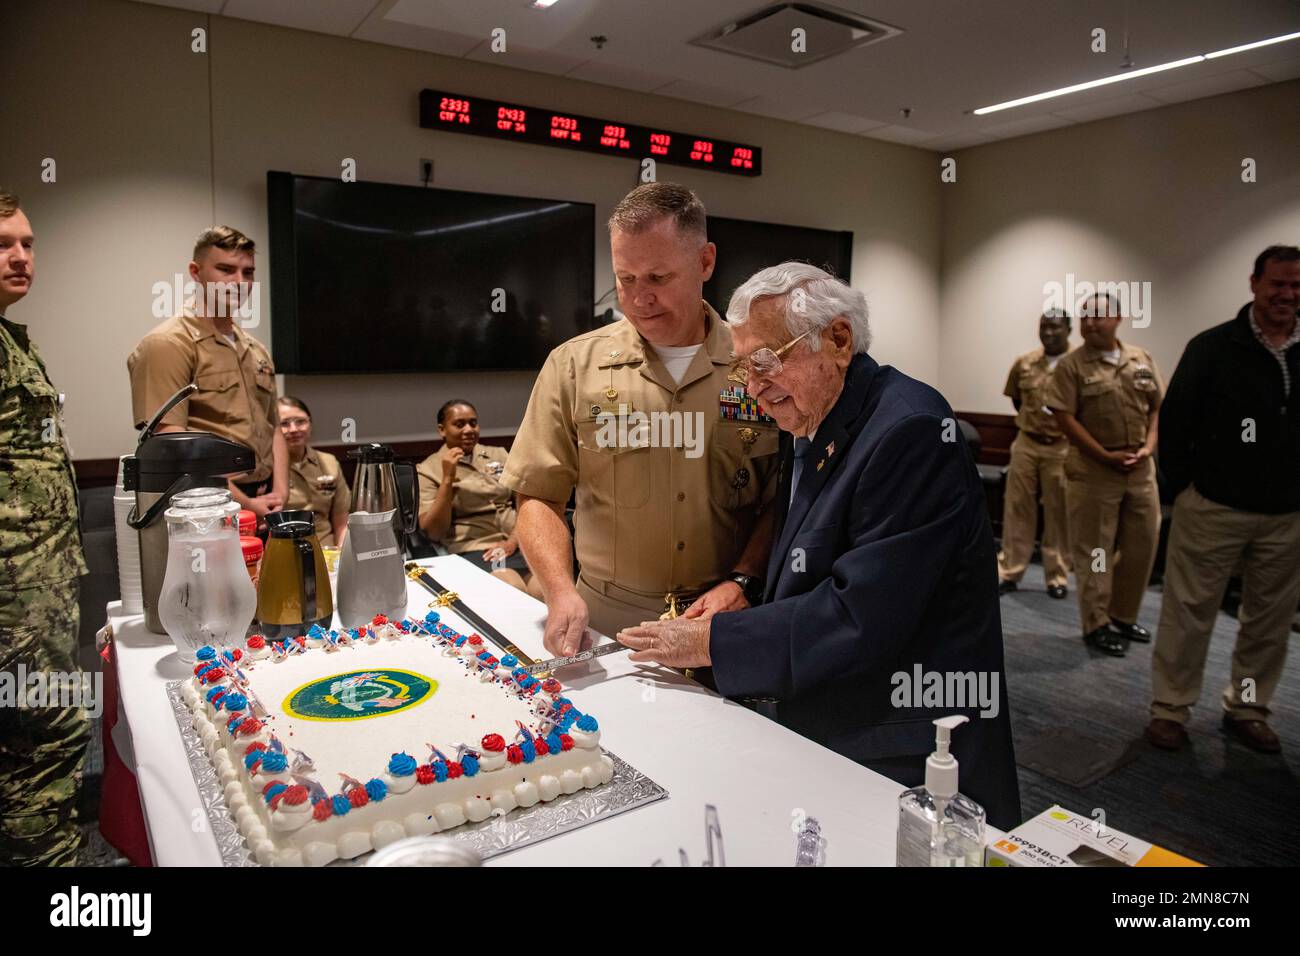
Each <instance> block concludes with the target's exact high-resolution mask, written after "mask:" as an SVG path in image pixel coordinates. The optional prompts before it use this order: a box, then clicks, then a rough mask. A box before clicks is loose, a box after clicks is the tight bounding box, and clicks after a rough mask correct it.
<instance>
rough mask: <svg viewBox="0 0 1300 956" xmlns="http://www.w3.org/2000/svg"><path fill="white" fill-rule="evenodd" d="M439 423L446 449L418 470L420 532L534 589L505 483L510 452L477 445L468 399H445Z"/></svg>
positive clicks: (536, 593)
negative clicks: (520, 551)
mask: <svg viewBox="0 0 1300 956" xmlns="http://www.w3.org/2000/svg"><path fill="white" fill-rule="evenodd" d="M437 423H438V434H439V435H441V436H442V441H443V445H442V448H440V449H438V451H436V452H434V453H433V454H432V455H430V456H429V457H428V458H426V459H424V461H422V462H420V464H419V465H418V466H417V467H416V469H415V473H416V475H418V476H419V479H420V530H421V531H423V532H424V533H425V535H427V536H428V537H429V539H430V540H433V541H438V542H440V543H441V544H442V545H443V547H445V548H446V549H447V551H448V552H450V553H451V554H459V555H460V556H461V557H463V558H465V559H466V560H469V561H476V560H477V561H481V562H484V563H486V564H490V565H491V566H492V572H491V573H492V574H493V576H494V577H498V578H501V580H503V581H505V582H506V583H507V584H509V585H511V586H512V587H516V588H518V589H519V590H521V591H530V583H531V581H532V575H531V574H530V573H529V570H528V563H527V562H526V561H525V560H524V556H523V555H522V554H520V553H519V542H518V539H516V537H515V521H516V519H517V517H518V514H517V512H516V510H515V496H514V492H512V491H511V490H510V489H509V488H507V487H506V486H505V485H503V484H502V483H501V475H502V473H503V472H504V471H505V469H506V455H507V453H506V450H505V449H504V448H498V447H496V446H495V445H481V444H479V427H478V410H477V409H475V408H474V406H473V405H471V404H470V403H469V402H467V401H465V400H464V399H461V398H454V399H452V400H450V401H448V402H444V403H443V405H442V407H441V408H439V409H438V420H437ZM530 593H532V594H533V596H534V597H537V598H540V597H541V596H542V594H541V591H540V590H533V591H530Z"/></svg>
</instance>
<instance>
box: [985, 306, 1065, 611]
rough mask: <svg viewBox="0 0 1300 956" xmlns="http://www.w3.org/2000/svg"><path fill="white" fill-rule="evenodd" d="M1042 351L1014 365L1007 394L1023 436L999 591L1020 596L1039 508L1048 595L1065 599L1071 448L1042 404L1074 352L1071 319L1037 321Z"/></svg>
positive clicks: (1007, 505)
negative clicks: (1049, 385)
mask: <svg viewBox="0 0 1300 956" xmlns="http://www.w3.org/2000/svg"><path fill="white" fill-rule="evenodd" d="M1038 338H1039V341H1041V342H1042V343H1043V345H1042V348H1037V349H1034V350H1033V351H1032V352H1026V353H1025V354H1024V355H1022V356H1020V357H1019V358H1018V359H1016V361H1015V364H1014V365H1012V366H1011V372H1010V374H1009V375H1007V384H1006V388H1005V389H1003V394H1004V395H1006V396H1007V398H1009V399H1011V401H1012V403H1013V404H1014V405H1015V406H1016V427H1017V428H1019V429H1020V433H1019V434H1018V435H1016V438H1015V441H1013V442H1012V443H1011V464H1010V467H1009V468H1008V469H1007V488H1006V495H1005V497H1004V500H1003V509H1002V550H1001V551H1000V552H999V553H998V580H999V585H998V590H999V591H1000V592H1001V593H1003V594H1006V593H1007V592H1008V591H1014V590H1016V584H1017V582H1018V581H1019V580H1020V579H1021V578H1022V577H1023V576H1024V573H1025V568H1027V567H1028V566H1029V558H1030V556H1031V555H1032V554H1033V553H1034V539H1035V537H1036V532H1037V530H1038V503H1039V498H1040V496H1041V499H1042V504H1043V574H1044V576H1045V577H1046V579H1047V593H1048V595H1049V596H1050V597H1054V598H1057V599H1060V598H1063V597H1065V595H1066V593H1067V592H1066V585H1068V584H1069V581H1070V541H1069V530H1068V526H1067V523H1066V514H1065V454H1066V452H1067V451H1069V449H1070V443H1069V442H1068V441H1067V440H1066V438H1065V435H1064V434H1062V432H1061V426H1060V425H1059V424H1058V423H1057V421H1056V417H1055V416H1054V415H1053V414H1052V412H1051V409H1049V408H1047V407H1046V405H1044V404H1043V399H1044V397H1045V394H1046V391H1047V383H1048V381H1049V379H1050V377H1051V374H1052V370H1053V369H1054V368H1056V363H1057V362H1059V361H1060V359H1061V357H1062V356H1063V355H1065V353H1066V351H1067V350H1068V349H1069V347H1070V316H1069V315H1068V314H1066V313H1065V312H1062V311H1060V310H1059V309H1054V310H1052V311H1050V312H1045V313H1043V315H1042V317H1041V318H1040V319H1039V321H1038Z"/></svg>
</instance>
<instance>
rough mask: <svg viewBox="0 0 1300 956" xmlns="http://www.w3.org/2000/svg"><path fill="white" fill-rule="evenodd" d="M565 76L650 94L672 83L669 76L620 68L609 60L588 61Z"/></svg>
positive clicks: (624, 67)
mask: <svg viewBox="0 0 1300 956" xmlns="http://www.w3.org/2000/svg"><path fill="white" fill-rule="evenodd" d="M565 75H566V76H571V77H573V78H574V79H575V80H586V81H587V82H588V83H602V84H604V85H605V86H617V87H620V88H621V89H625V90H636V91H638V92H640V93H651V92H653V91H655V90H657V89H659V88H660V87H663V86H667V85H668V84H669V83H672V82H674V81H673V78H672V77H671V76H664V75H663V74H662V73H650V72H647V71H644V70H637V69H633V68H631V67H626V66H620V65H618V64H617V63H613V62H610V61H609V60H588V61H587V62H586V63H582V64H579V65H578V66H576V67H574V68H573V69H572V70H570V71H569V72H568V73H566V74H565Z"/></svg>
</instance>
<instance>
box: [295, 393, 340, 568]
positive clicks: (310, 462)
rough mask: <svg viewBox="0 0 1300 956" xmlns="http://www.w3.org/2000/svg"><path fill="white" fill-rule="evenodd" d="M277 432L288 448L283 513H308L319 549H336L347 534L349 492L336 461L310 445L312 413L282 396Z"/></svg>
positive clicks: (300, 404) (299, 401) (299, 403)
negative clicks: (281, 435)
mask: <svg viewBox="0 0 1300 956" xmlns="http://www.w3.org/2000/svg"><path fill="white" fill-rule="evenodd" d="M279 406H280V432H281V434H283V435H284V443H285V445H286V446H287V447H288V449H289V500H288V501H286V502H285V505H284V510H285V511H310V512H311V515H312V521H313V523H314V524H315V526H316V540H317V541H319V542H320V544H321V547H325V548H338V547H341V546H342V545H343V536H344V535H346V534H347V533H348V511H349V510H350V509H351V507H352V489H351V488H349V487H348V480H347V478H346V477H344V475H343V468H342V466H341V465H340V464H339V460H338V459H337V458H335V457H334V456H333V455H331V454H330V453H329V452H327V451H321V450H319V449H317V448H313V447H312V446H311V410H310V409H308V408H307V403H306V402H304V401H303V400H302V399H301V398H294V397H293V396H292V395H282V396H281V397H280V401H279Z"/></svg>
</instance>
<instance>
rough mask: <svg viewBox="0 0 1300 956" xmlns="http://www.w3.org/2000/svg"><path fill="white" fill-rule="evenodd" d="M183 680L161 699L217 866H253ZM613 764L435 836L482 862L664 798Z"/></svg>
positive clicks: (627, 767) (633, 772)
mask: <svg viewBox="0 0 1300 956" xmlns="http://www.w3.org/2000/svg"><path fill="white" fill-rule="evenodd" d="M184 684H185V681H183V680H178V681H169V682H168V683H167V699H168V700H169V701H170V702H171V705H172V714H173V715H174V716H175V717H176V725H177V727H178V728H179V729H180V732H181V741H182V743H183V744H184V746H185V759H186V761H187V762H188V763H189V766H190V773H192V774H193V775H194V783H195V784H196V785H197V786H198V788H199V799H200V800H201V801H202V803H203V808H204V810H206V811H207V815H208V823H209V825H210V827H211V830H212V835H213V837H214V838H215V840H216V842H217V849H218V851H219V852H220V854H221V865H222V866H258V865H259V864H258V862H257V861H256V860H255V859H254V858H253V854H252V852H251V851H250V850H249V849H248V846H247V845H246V844H245V843H244V837H243V834H241V833H240V832H239V827H238V826H237V825H236V823H235V818H234V817H233V816H232V815H231V813H230V809H229V808H228V807H227V806H226V795H225V790H224V788H223V787H222V785H221V779H220V778H219V777H218V776H217V769H216V767H215V766H213V763H212V760H211V758H210V757H209V756H208V752H207V750H206V749H205V748H204V746H203V741H202V740H201V739H200V738H199V734H198V731H196V730H195V729H194V727H193V724H192V723H191V721H192V714H191V711H190V708H189V705H188V704H186V703H185V699H184V697H182V696H181V687H182V685H184ZM601 750H602V752H603V753H605V754H606V755H607V756H608V757H609V759H610V760H612V761H614V777H613V779H612V780H610V782H609V783H607V784H606V785H604V786H603V787H597V788H595V789H594V790H588V789H585V788H584V789H582V790H579V791H577V792H576V793H568V794H561V795H560V796H558V797H556V798H555V799H554V800H551V801H548V802H545V803H536V804H534V805H533V806H531V807H525V808H520V809H515V810H511V811H510V812H509V813H507V814H505V815H504V816H492V817H488V818H487V819H486V820H483V821H482V822H480V823H466V824H463V825H462V826H459V827H456V828H455V829H453V830H450V831H448V832H446V833H442V834H439V836H446V837H450V838H451V839H453V840H458V841H460V842H462V843H464V844H466V845H467V846H469V847H471V848H472V849H473V850H474V852H476V853H477V854H478V855H479V857H480V858H481V859H483V860H489V859H491V858H492V857H494V856H500V855H501V854H502V853H508V852H510V851H511V850H517V849H519V848H520V847H525V846H529V845H530V844H533V843H540V842H541V841H542V840H546V839H549V838H551V837H553V836H559V835H560V834H561V833H568V832H570V831H571V830H577V829H578V828H579V827H585V826H587V825H588V824H589V823H595V822H597V821H598V820H603V819H605V818H607V817H612V816H615V815H617V814H619V813H625V812H627V811H628V810H635V809H636V808H637V807H641V806H645V805H646V804H648V803H654V802H656V801H658V800H663V799H665V798H667V796H668V791H667V790H665V789H664V788H663V787H661V786H660V785H659V784H657V783H655V782H654V781H653V780H651V779H650V778H649V777H647V776H646V775H645V774H643V773H642V772H641V771H639V770H637V769H636V768H635V767H633V766H632V765H631V764H629V763H627V762H626V761H624V760H623V759H621V758H620V757H619V756H618V755H617V754H612V753H610V752H609V751H608V750H605V749H604V748H601ZM369 856H370V854H369V853H364V854H362V855H361V856H359V857H357V858H356V859H353V860H340V861H337V862H335V863H331V864H330V865H331V866H357V865H359V864H362V863H365V861H366V858H367V857H369Z"/></svg>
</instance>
